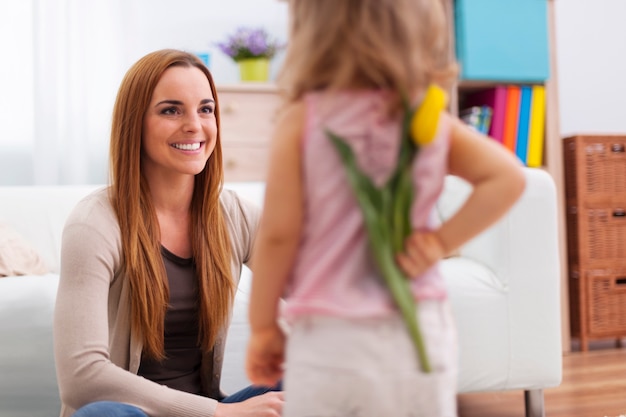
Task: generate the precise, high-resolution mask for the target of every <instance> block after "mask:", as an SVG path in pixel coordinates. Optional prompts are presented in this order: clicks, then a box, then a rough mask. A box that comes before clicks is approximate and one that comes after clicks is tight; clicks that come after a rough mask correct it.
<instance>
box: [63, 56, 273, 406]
mask: <svg viewBox="0 0 626 417" xmlns="http://www.w3.org/2000/svg"><path fill="white" fill-rule="evenodd" d="M219 126H220V123H219V100H218V98H217V95H216V90H215V85H214V83H213V78H212V75H211V73H210V72H209V70H208V68H207V67H206V66H205V65H204V64H203V63H202V61H200V60H199V58H197V57H196V56H195V55H193V54H189V53H186V52H182V51H178V50H171V49H169V50H160V51H156V52H153V53H151V54H148V55H146V56H145V57H143V58H141V59H140V60H139V61H138V62H137V63H136V64H135V65H133V66H132V67H131V68H130V70H129V71H128V72H127V74H126V76H125V77H124V80H123V81H122V84H121V86H120V88H119V91H118V95H117V99H116V102H115V106H114V109H113V123H112V128H111V143H110V157H111V179H112V184H111V186H110V187H108V188H104V189H101V190H99V191H96V192H95V193H94V194H92V195H90V196H89V197H87V198H86V199H84V200H83V201H81V202H80V203H79V204H78V205H77V207H76V208H75V209H74V211H73V213H72V214H71V215H70V217H69V219H68V220H67V223H66V226H65V229H64V234H63V243H62V249H61V259H62V261H61V272H60V280H59V289H58V294H57V302H56V307H55V308H56V310H55V316H54V333H55V359H56V362H55V364H56V369H57V377H58V378H57V379H58V382H59V390H60V395H61V401H62V403H63V409H62V412H61V416H62V417H67V416H70V415H72V416H74V417H90V416H96V415H97V416H101V415H104V414H106V415H109V416H122V415H123V416H127V415H133V416H135V415H136V416H142V417H143V416H146V415H150V416H153V417H158V416H185V417H193V416H198V417H200V416H206V415H220V416H224V417H228V416H230V415H242V414H248V413H251V412H256V411H259V410H263V411H264V413H261V414H257V415H264V416H268V417H271V416H276V417H278V416H279V415H280V412H281V409H282V393H277V392H268V391H272V389H270V388H258V387H257V388H247V389H244V390H242V391H240V392H238V393H235V394H233V395H231V396H229V397H225V395H224V394H223V393H222V391H221V390H220V373H221V364H222V362H223V355H224V345H225V344H224V335H225V331H226V328H227V325H228V321H229V318H230V316H231V310H232V306H233V298H234V294H235V290H236V287H237V285H238V277H239V276H240V275H241V269H242V266H243V265H244V264H247V262H248V260H249V258H250V253H251V250H252V243H253V241H254V237H255V233H256V225H257V222H258V218H259V215H260V213H259V209H258V207H255V206H253V205H251V203H247V202H245V201H243V200H241V199H240V198H239V197H238V196H237V194H235V193H234V192H232V191H223V190H222V183H223V168H222V149H221V142H220V133H219ZM76 312H80V314H76ZM78 370H81V371H80V372H79V371H78ZM93 375H97V378H94V377H93ZM276 388H278V387H276ZM252 397H254V398H252ZM229 403H235V404H229ZM127 404H133V406H129V405H127ZM129 408H130V409H131V412H132V413H133V414H126V413H127V412H128V411H129V410H128V409H129ZM76 410H78V411H76Z"/></svg>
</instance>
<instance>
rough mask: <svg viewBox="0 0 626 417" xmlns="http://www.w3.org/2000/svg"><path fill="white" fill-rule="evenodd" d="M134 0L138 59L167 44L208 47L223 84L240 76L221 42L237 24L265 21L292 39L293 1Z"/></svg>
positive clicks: (201, 49) (279, 34)
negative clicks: (289, 15)
mask: <svg viewBox="0 0 626 417" xmlns="http://www.w3.org/2000/svg"><path fill="white" fill-rule="evenodd" d="M134 3H135V8H136V9H135V11H134V13H133V14H134V15H135V16H136V21H135V23H136V25H137V26H136V28H135V29H136V33H135V36H136V39H134V40H133V44H134V45H136V46H137V48H136V50H135V51H134V52H135V56H134V57H132V58H133V59H132V60H133V61H134V60H136V59H137V58H139V57H140V56H142V55H144V54H145V53H147V52H150V51H153V50H156V49H161V48H170V47H171V48H179V49H185V50H188V51H195V52H204V51H208V52H210V54H211V64H210V68H211V71H212V72H213V76H214V77H215V82H216V83H217V84H232V83H236V82H238V81H239V72H238V71H239V70H238V67H237V66H236V64H235V63H234V62H233V61H232V59H230V58H229V57H228V56H226V55H225V54H223V53H222V52H221V51H220V50H219V49H218V48H217V47H216V46H215V43H216V42H218V41H224V40H225V39H226V37H227V35H229V34H231V33H232V32H234V30H235V29H236V28H237V27H239V26H251V27H263V28H265V29H266V30H268V31H269V32H270V35H271V36H272V37H274V38H276V39H279V40H280V41H282V42H284V41H285V40H286V39H287V4H286V3H285V2H280V1H278V0H228V1H222V0H178V1H176V2H172V1H167V0H134ZM174 4H175V6H173V5H174ZM281 57H282V54H279V56H277V57H276V58H275V59H274V60H272V62H271V74H270V77H272V78H273V77H274V76H275V74H276V70H277V69H278V67H279V66H280V62H281ZM129 65H130V63H129Z"/></svg>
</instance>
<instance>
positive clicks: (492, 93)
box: [465, 85, 507, 143]
mask: <svg viewBox="0 0 626 417" xmlns="http://www.w3.org/2000/svg"><path fill="white" fill-rule="evenodd" d="M506 92H507V88H506V86H504V85H498V86H495V87H493V88H488V89H486V90H482V91H478V92H476V93H473V94H470V95H468V96H467V99H466V101H465V104H466V105H467V106H488V107H490V108H491V109H492V114H491V125H490V127H489V131H488V135H489V136H491V137H492V138H494V139H495V140H497V141H498V142H501V143H502V142H503V138H504V117H505V115H506Z"/></svg>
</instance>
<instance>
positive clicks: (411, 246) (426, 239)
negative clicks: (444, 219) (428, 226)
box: [396, 232, 446, 278]
mask: <svg viewBox="0 0 626 417" xmlns="http://www.w3.org/2000/svg"><path fill="white" fill-rule="evenodd" d="M445 255H446V249H445V247H444V245H443V243H442V242H441V239H440V238H439V236H438V235H437V234H436V233H433V232H413V233H412V234H411V235H410V236H409V237H408V238H407V239H406V240H405V242H404V252H402V253H399V254H398V255H397V256H396V261H397V262H398V265H399V266H400V268H401V269H402V271H404V273H405V274H406V276H407V277H410V278H414V277H417V276H419V275H421V274H423V273H424V272H425V271H426V270H428V269H429V268H430V267H432V266H433V265H434V264H435V263H436V262H437V261H439V260H440V259H442V258H443V257H444V256H445Z"/></svg>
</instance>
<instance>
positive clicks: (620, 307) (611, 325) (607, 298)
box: [587, 268, 626, 335]
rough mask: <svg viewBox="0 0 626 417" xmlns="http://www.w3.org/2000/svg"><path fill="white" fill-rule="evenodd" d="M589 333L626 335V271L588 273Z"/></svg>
mask: <svg viewBox="0 0 626 417" xmlns="http://www.w3.org/2000/svg"><path fill="white" fill-rule="evenodd" d="M587 278H588V280H587V283H588V284H587V285H588V288H589V292H588V294H589V300H588V301H589V305H588V308H589V312H588V318H589V331H590V333H591V334H595V335H603V334H606V335H612V334H626V271H625V270H617V271H616V270H613V269H610V268H607V269H593V270H589V271H587Z"/></svg>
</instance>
